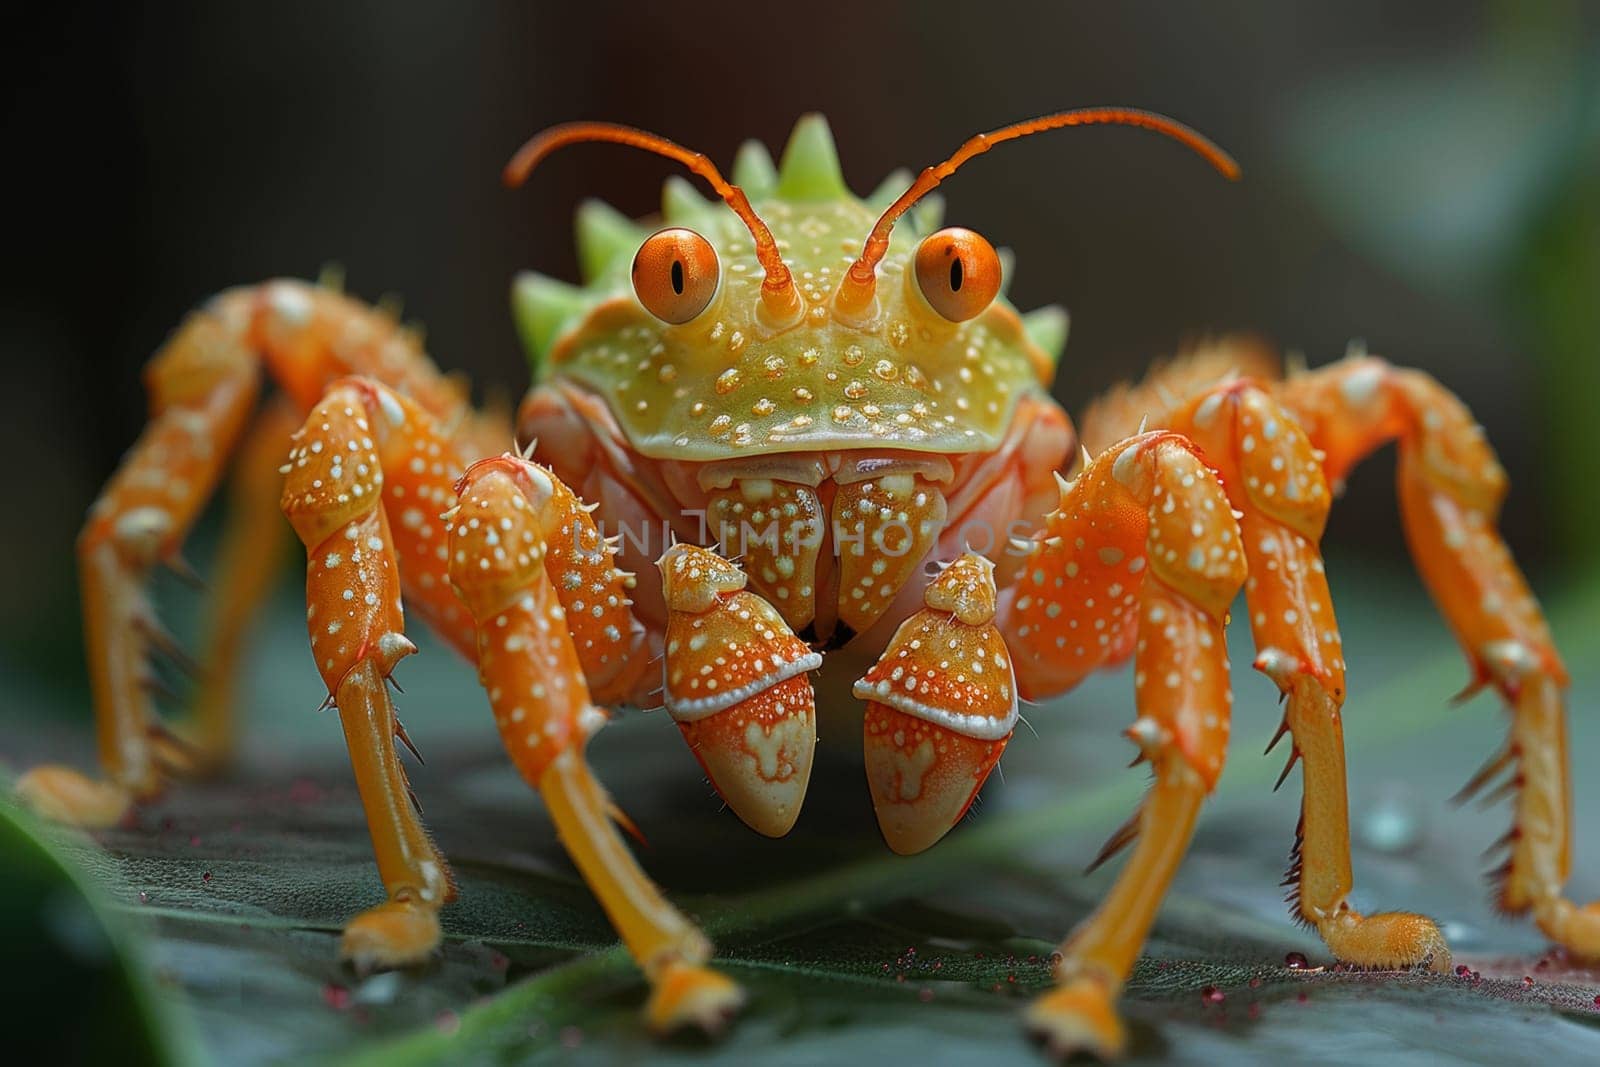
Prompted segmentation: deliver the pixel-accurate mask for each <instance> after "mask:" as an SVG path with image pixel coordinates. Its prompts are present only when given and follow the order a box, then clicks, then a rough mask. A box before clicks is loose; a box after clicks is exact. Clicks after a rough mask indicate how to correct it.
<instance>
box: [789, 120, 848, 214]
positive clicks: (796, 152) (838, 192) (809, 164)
mask: <svg viewBox="0 0 1600 1067" xmlns="http://www.w3.org/2000/svg"><path fill="white" fill-rule="evenodd" d="M848 194H849V190H848V189H846V188H845V184H844V173H843V172H842V171H840V169H839V153H838V151H837V150H836V149H835V148H834V146H833V131H832V130H830V129H828V120H827V119H825V118H823V117H822V116H821V115H817V114H811V115H803V116H801V118H800V121H799V122H797V123H795V124H794V132H793V133H791V134H790V135H789V144H788V147H786V148H785V149H784V150H783V162H782V163H780V164H778V195H779V196H781V197H782V198H783V199H785V200H837V199H839V198H841V197H844V196H846V195H848Z"/></svg>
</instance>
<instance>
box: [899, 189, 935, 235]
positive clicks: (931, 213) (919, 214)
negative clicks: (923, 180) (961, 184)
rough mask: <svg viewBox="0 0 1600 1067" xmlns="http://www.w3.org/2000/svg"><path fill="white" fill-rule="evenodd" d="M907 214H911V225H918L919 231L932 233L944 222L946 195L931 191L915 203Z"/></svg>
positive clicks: (917, 229)
mask: <svg viewBox="0 0 1600 1067" xmlns="http://www.w3.org/2000/svg"><path fill="white" fill-rule="evenodd" d="M906 214H908V215H910V216H911V225H912V226H914V227H916V231H917V232H918V233H924V234H925V233H932V232H933V231H934V230H937V229H938V228H939V226H940V224H942V223H943V222H944V197H942V196H940V195H939V194H938V193H929V194H928V195H927V196H925V197H923V198H922V199H921V200H918V201H917V202H916V203H915V204H913V205H912V206H911V210H910V211H908V212H906Z"/></svg>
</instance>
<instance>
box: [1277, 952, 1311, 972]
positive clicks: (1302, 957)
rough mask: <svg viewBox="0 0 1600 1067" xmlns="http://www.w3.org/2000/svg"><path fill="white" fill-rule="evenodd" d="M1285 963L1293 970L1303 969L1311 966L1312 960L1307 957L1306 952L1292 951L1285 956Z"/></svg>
mask: <svg viewBox="0 0 1600 1067" xmlns="http://www.w3.org/2000/svg"><path fill="white" fill-rule="evenodd" d="M1283 965H1284V966H1285V967H1287V968H1289V969H1290V970H1291V971H1303V970H1305V969H1306V968H1307V967H1309V966H1311V961H1309V960H1307V959H1306V954H1305V953H1304V952H1291V953H1289V954H1288V955H1287V956H1285V957H1283Z"/></svg>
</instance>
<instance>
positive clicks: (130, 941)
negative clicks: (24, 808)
mask: <svg viewBox="0 0 1600 1067" xmlns="http://www.w3.org/2000/svg"><path fill="white" fill-rule="evenodd" d="M124 925H125V924H124V923H122V922H121V921H120V917H115V918H114V917H111V916H110V915H109V913H108V911H107V908H106V906H105V903H104V901H103V900H102V899H101V896H100V891H99V889H98V888H97V887H96V886H94V885H92V884H89V883H87V882H85V880H84V879H83V878H82V877H81V876H80V875H79V874H78V873H77V872H76V871H75V870H74V869H73V867H72V865H71V863H70V862H69V861H68V860H66V859H64V858H63V856H62V854H61V851H60V850H59V849H58V848H57V847H56V846H54V845H52V844H51V843H50V842H49V841H48V840H47V839H46V837H45V836H43V835H42V834H41V833H40V829H39V827H37V825H36V824H35V820H34V819H33V818H32V817H31V816H30V815H28V814H27V813H25V812H21V811H18V810H16V809H15V808H13V807H11V806H10V805H9V804H8V803H3V802H0V945H4V946H5V951H4V953H3V955H0V963H3V965H4V967H5V968H6V971H7V978H8V982H7V987H6V994H5V1004H6V1013H7V1014H6V1017H7V1018H8V1019H10V1020H11V1025H8V1026H7V1028H6V1030H7V1033H6V1045H7V1049H8V1051H9V1054H10V1056H12V1057H20V1060H18V1059H14V1060H13V1061H12V1062H26V1061H28V1060H30V1059H32V1058H33V1056H34V1055H39V1056H48V1057H49V1058H50V1059H52V1060H56V1061H60V1062H78V1063H110V1062H116V1063H122V1064H145V1063H149V1064H164V1063H177V1062H184V1061H188V1060H191V1059H193V1058H194V1057H193V1055H192V1052H193V1050H192V1048H191V1047H190V1046H189V1038H190V1034H189V1032H188V1028H187V1025H186V1024H184V1023H183V1022H181V1021H180V1020H179V1019H177V1018H175V1017H174V1013H173V1012H172V1011H171V1010H170V1009H169V1007H168V1006H166V1005H164V1004H161V1003H159V1002H158V999H157V997H156V995H155V994H156V989H155V983H156V978H155V976H154V975H153V974H152V972H151V970H150V969H149V968H148V967H147V966H146V965H145V962H144V960H143V958H142V956H141V954H140V953H139V951H138V949H137V947H136V946H135V944H134V940H135V939H134V938H133V937H132V936H131V935H130V933H129V932H128V931H127V930H125V929H124ZM29 1050H32V1052H31V1053H30V1051H29Z"/></svg>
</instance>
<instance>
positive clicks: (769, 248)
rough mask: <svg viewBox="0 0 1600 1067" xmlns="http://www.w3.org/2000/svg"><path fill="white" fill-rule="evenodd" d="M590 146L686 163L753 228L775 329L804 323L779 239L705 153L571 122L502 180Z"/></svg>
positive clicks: (613, 126)
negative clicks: (564, 151) (561, 151)
mask: <svg viewBox="0 0 1600 1067" xmlns="http://www.w3.org/2000/svg"><path fill="white" fill-rule="evenodd" d="M584 141H606V142H609V143H611V144H621V145H629V146H631V147H633V148H642V149H644V150H645V151H646V152H654V153H656V154H657V155H660V156H666V157H667V158H668V159H672V160H676V161H677V162H679V163H682V164H683V165H684V166H685V167H688V168H689V169H690V170H691V171H693V172H694V173H695V174H698V175H699V176H700V177H702V178H704V179H705V180H706V181H707V182H709V183H710V185H711V188H713V189H715V190H716V193H717V195H718V196H720V197H722V199H723V201H724V202H725V203H726V204H727V205H728V207H730V208H732V209H733V213H734V214H735V215H738V216H739V219H740V221H742V222H743V223H744V224H745V226H746V227H748V228H749V230H750V236H751V237H752V238H753V239H754V240H755V250H756V259H757V260H758V261H760V263H761V268H762V270H764V271H765V272H766V277H765V279H764V280H763V281H762V283H761V301H762V305H763V308H764V310H765V311H766V313H767V318H768V320H769V324H770V325H772V326H774V327H778V328H782V327H784V326H788V325H792V324H793V323H794V322H795V321H797V320H798V319H799V317H800V313H801V311H802V308H801V304H800V292H799V290H798V289H797V288H796V287H795V284H794V278H793V277H792V276H791V275H790V273H789V267H788V264H786V263H784V261H783V255H782V253H780V252H779V251H778V242H777V241H775V240H773V237H772V231H771V230H769V229H767V224H766V223H765V222H762V221H761V216H760V215H757V214H756V212H755V209H754V208H753V207H751V206H750V198H749V197H747V196H745V195H744V190H743V189H741V188H739V187H738V186H737V185H734V184H733V183H732V182H729V181H728V180H727V179H726V178H724V177H723V176H722V172H721V171H719V170H717V168H716V165H715V164H714V163H712V162H711V160H709V159H707V158H706V156H705V154H704V153H701V152H694V151H691V150H689V149H687V148H685V147H683V146H682V145H680V144H675V143H673V142H672V141H669V140H667V139H666V138H665V137H658V136H657V135H655V134H653V133H647V132H645V131H644V130H637V129H634V128H633V127H632V126H622V125H618V124H617V123H614V122H568V123H564V124H562V125H560V126H552V127H550V128H549V129H548V130H544V131H543V132H541V133H536V134H534V135H533V137H532V138H531V139H530V140H529V141H528V143H527V144H525V145H523V146H522V147H521V148H519V149H517V154H516V155H514V156H512V157H511V162H509V163H507V164H506V169H505V170H504V171H503V172H502V173H501V179H502V180H503V181H504V182H505V184H506V186H507V187H508V188H511V189H515V188H516V187H517V186H519V185H521V184H522V183H523V182H524V181H526V180H527V178H528V175H529V174H531V173H533V168H535V167H537V166H538V165H539V164H540V163H542V162H543V161H544V160H545V158H546V157H547V156H549V155H550V154H551V153H552V152H554V151H556V150H557V149H558V148H565V147H566V146H567V145H570V144H580V143H582V142H584Z"/></svg>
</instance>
